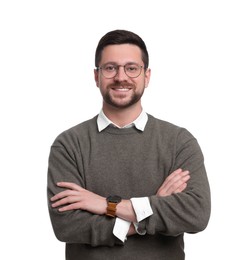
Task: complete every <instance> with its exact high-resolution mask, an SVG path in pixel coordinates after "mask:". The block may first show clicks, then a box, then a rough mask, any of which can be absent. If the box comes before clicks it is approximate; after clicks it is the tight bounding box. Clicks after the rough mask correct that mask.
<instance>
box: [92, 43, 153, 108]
mask: <svg viewBox="0 0 247 260" xmlns="http://www.w3.org/2000/svg"><path fill="white" fill-rule="evenodd" d="M127 63H128V64H129V63H135V64H138V65H140V66H142V67H143V68H142V69H141V73H140V75H139V76H138V77H136V78H131V77H129V76H127V75H126V74H125V71H124V67H122V66H123V65H125V64H127ZM105 64H114V65H122V66H121V67H119V69H118V73H117V74H116V76H115V77H113V78H110V79H108V78H105V77H104V76H103V75H102V73H101V71H100V70H99V71H97V70H95V81H96V85H97V86H98V87H99V89H100V91H101V94H102V97H103V102H104V105H108V106H113V107H115V108H127V107H130V106H132V105H134V104H135V105H140V102H141V101H140V99H141V97H142V95H143V92H144V89H145V87H147V86H148V83H149V78H150V70H149V69H147V70H146V71H145V70H144V63H143V61H142V53H141V49H140V48H139V47H138V46H136V45H133V44H120V45H108V46H106V47H105V48H104V49H103V51H102V57H101V61H100V64H99V67H101V66H102V65H105Z"/></svg>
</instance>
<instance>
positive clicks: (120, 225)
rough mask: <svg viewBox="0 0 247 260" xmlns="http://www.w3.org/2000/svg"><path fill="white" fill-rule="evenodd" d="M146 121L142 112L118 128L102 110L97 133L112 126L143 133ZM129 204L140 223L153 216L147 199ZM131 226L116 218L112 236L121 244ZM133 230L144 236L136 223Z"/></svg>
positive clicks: (136, 200) (132, 199) (136, 199)
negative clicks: (130, 121)
mask: <svg viewBox="0 0 247 260" xmlns="http://www.w3.org/2000/svg"><path fill="white" fill-rule="evenodd" d="M147 121H148V116H147V114H146V113H145V112H144V111H143V110H142V112H141V114H140V115H139V116H138V118H137V119H136V120H134V121H133V122H132V123H130V124H128V125H126V126H124V127H119V126H118V125H116V124H115V123H113V122H112V121H111V120H110V119H109V118H107V116H106V115H105V114H104V112H103V110H101V111H100V113H99V115H98V118H97V125H98V130H99V132H101V131H103V130H104V129H105V128H106V127H107V126H109V125H114V126H115V127H117V128H129V127H134V126H135V127H136V128H137V129H138V130H140V131H144V129H145V126H146V124H147ZM131 203H132V206H133V209H134V211H135V214H136V218H137V221H138V222H140V221H142V220H144V219H145V218H147V217H149V216H151V215H152V214H153V211H152V208H151V205H150V202H149V199H148V197H142V198H131ZM130 225H131V222H128V221H125V220H123V219H121V218H116V222H115V225H114V228H113V234H114V235H115V236H116V237H117V238H118V239H120V240H121V241H122V242H124V241H125V240H126V235H127V233H128V231H129V227H130ZM134 226H135V229H136V231H137V233H138V234H139V235H145V234H146V232H145V231H144V232H142V233H140V232H139V231H138V223H134Z"/></svg>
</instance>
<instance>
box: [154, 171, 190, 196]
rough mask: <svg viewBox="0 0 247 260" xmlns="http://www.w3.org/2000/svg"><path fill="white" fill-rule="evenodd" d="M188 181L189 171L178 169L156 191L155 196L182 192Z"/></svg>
mask: <svg viewBox="0 0 247 260" xmlns="http://www.w3.org/2000/svg"><path fill="white" fill-rule="evenodd" d="M189 179H190V175H189V171H183V170H182V169H178V170H176V171H174V172H173V173H171V174H170V175H169V176H168V177H167V178H166V179H165V181H164V182H163V184H162V185H161V186H160V188H159V189H158V191H157V193H156V195H158V196H169V195H171V194H174V193H179V192H182V191H183V190H184V189H185V188H186V187H187V182H188V180H189Z"/></svg>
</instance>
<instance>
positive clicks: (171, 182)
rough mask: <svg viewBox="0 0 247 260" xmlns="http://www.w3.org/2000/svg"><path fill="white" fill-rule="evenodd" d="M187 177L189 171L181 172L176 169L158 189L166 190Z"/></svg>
mask: <svg viewBox="0 0 247 260" xmlns="http://www.w3.org/2000/svg"><path fill="white" fill-rule="evenodd" d="M187 175H189V171H182V169H178V170H176V171H174V172H173V173H171V174H170V175H169V176H168V177H167V178H166V180H165V181H164V183H163V184H162V185H161V187H160V189H164V190H168V189H170V187H171V186H172V185H174V183H176V182H177V181H178V180H180V179H182V178H183V177H185V176H187Z"/></svg>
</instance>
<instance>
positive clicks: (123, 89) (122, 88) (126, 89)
mask: <svg viewBox="0 0 247 260" xmlns="http://www.w3.org/2000/svg"><path fill="white" fill-rule="evenodd" d="M112 89H113V90H115V91H121V92H126V91H129V90H131V88H130V87H115V88H112Z"/></svg>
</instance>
